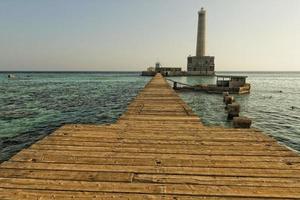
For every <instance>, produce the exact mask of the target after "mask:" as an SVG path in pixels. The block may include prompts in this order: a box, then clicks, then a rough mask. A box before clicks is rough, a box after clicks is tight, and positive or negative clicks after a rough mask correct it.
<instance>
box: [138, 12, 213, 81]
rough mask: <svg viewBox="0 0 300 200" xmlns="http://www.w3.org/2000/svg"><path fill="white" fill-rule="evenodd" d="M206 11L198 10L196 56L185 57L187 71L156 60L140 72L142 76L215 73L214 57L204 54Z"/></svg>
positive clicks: (211, 74) (210, 74)
mask: <svg viewBox="0 0 300 200" xmlns="http://www.w3.org/2000/svg"><path fill="white" fill-rule="evenodd" d="M205 38H206V11H205V10H204V9H203V8H201V10H200V11H199V12H198V33H197V45H196V46H197V47H196V56H189V57H188V58H187V71H182V70H181V68H180V67H176V68H174V67H161V65H160V63H159V62H157V63H156V64H155V68H154V67H149V68H148V69H147V71H143V72H142V76H154V75H155V74H156V73H161V74H162V75H164V76H214V75H215V57H214V56H207V55H206V54H205V42H206V39H205Z"/></svg>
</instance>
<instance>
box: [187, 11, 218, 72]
mask: <svg viewBox="0 0 300 200" xmlns="http://www.w3.org/2000/svg"><path fill="white" fill-rule="evenodd" d="M205 43H206V11H205V10H204V8H201V10H200V11H199V12H198V31H197V43H196V56H189V57H188V58H187V73H188V75H204V76H211V75H214V74H215V62H214V61H215V57H214V56H207V55H206V54H205V50H206V49H205Z"/></svg>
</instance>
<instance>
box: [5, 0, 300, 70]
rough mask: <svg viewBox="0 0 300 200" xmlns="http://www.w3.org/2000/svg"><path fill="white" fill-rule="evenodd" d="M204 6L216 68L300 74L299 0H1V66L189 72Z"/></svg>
mask: <svg viewBox="0 0 300 200" xmlns="http://www.w3.org/2000/svg"><path fill="white" fill-rule="evenodd" d="M201 7H204V8H205V9H206V11H207V31H206V34H207V35H206V36H207V37H206V38H207V42H206V47H207V49H206V52H207V55H211V56H215V64H216V70H217V71H300V0H26V1H25V0H0V71H5V70H8V71H9V70H21V71H24V70H25V71H27V70H34V71H51V70H55V71H57V70H59V71H60V70H61V71H68V70H70V71H90V70H91V71H141V70H143V69H146V68H147V67H149V66H154V63H155V62H157V61H159V62H161V63H162V65H163V66H168V67H182V68H183V69H184V70H186V65H187V56H189V55H195V51H196V36H197V20H198V15H197V12H198V11H199V10H200V9H201Z"/></svg>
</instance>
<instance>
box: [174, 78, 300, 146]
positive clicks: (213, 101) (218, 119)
mask: <svg viewBox="0 0 300 200" xmlns="http://www.w3.org/2000/svg"><path fill="white" fill-rule="evenodd" d="M218 74H224V75H228V74H231V75H246V76H248V78H247V82H249V83H251V93H250V94H245V95H233V96H234V97H235V99H236V101H237V102H238V103H239V104H240V105H241V113H240V115H242V116H247V117H249V118H251V119H252V122H253V124H252V127H255V128H259V129H261V130H263V131H264V132H266V133H267V134H269V135H271V136H272V137H274V138H276V139H277V140H278V141H279V142H281V143H283V144H285V145H287V146H289V147H291V148H293V149H295V150H297V151H300V73H299V72H293V73H283V72H280V73H275V72H273V73H272V72H268V73H249V72H248V73H245V72H244V73H242V72H240V73H228V72H227V73H218ZM171 79H173V80H177V81H179V82H183V83H188V84H196V83H212V84H213V83H215V79H216V78H215V77H172V78H171ZM180 96H181V97H182V98H183V99H184V100H185V101H186V102H187V103H188V104H189V105H190V106H191V107H192V109H193V110H194V112H195V113H197V114H198V115H199V116H200V117H201V119H202V122H203V123H204V124H206V125H222V126H226V127H230V126H232V122H231V121H228V120H227V113H226V111H225V109H224V104H223V97H222V95H221V94H207V93H204V92H181V93H180Z"/></svg>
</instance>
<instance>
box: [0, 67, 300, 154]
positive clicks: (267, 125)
mask: <svg viewBox="0 0 300 200" xmlns="http://www.w3.org/2000/svg"><path fill="white" fill-rule="evenodd" d="M220 74H221V73H220ZM222 74H235V73H222ZM239 74H242V75H248V76H249V78H248V82H250V83H251V86H252V88H251V94H249V95H239V96H237V95H235V97H236V99H237V101H238V102H239V103H240V104H241V110H242V112H241V114H242V115H244V116H248V117H250V118H251V119H252V120H253V127H256V128H260V129H262V130H263V131H265V132H266V133H267V134H269V135H271V136H273V137H275V138H276V139H277V140H278V141H280V142H282V143H283V144H285V145H287V146H289V147H291V148H293V149H295V150H298V151H300V73H239ZM7 75H8V74H7V73H0V152H1V154H0V160H5V159H7V158H9V157H10V156H11V155H13V154H14V153H16V152H18V151H19V150H20V149H22V148H24V147H26V146H29V145H30V144H32V143H33V142H35V141H37V140H38V139H40V138H42V137H44V136H46V135H47V134H49V133H51V132H52V131H54V130H55V129H56V128H58V127H60V126H61V125H63V124H70V123H83V124H103V123H113V122H115V121H116V119H118V117H119V116H120V115H121V114H122V113H123V112H124V111H125V109H126V107H127V105H128V103H129V102H130V101H131V100H132V99H133V97H135V96H136V95H137V93H138V92H139V91H140V89H142V88H143V87H144V85H145V84H146V83H147V82H148V81H149V77H141V76H139V73H96V72H94V73H15V75H16V76H17V79H15V80H9V79H7ZM171 79H174V80H178V81H180V82H185V83H189V84H196V83H214V82H215V79H214V78H213V77H172V78H171ZM280 91H282V92H280ZM180 96H181V97H182V98H183V99H184V100H185V101H186V102H187V103H188V104H189V105H190V106H191V107H192V109H193V110H194V111H195V113H197V114H198V115H199V116H200V117H201V119H202V121H203V123H204V124H206V125H221V126H227V127H230V126H231V122H228V121H227V116H226V112H225V110H224V104H223V102H222V95H217V94H206V93H202V92H183V93H180Z"/></svg>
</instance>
